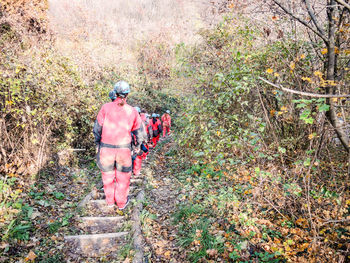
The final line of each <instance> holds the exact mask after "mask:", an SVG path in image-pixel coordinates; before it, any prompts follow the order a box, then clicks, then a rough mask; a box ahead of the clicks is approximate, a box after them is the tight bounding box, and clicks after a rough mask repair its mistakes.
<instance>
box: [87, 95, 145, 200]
mask: <svg viewBox="0 0 350 263" xmlns="http://www.w3.org/2000/svg"><path fill="white" fill-rule="evenodd" d="M121 102H122V99H121V98H117V99H116V100H115V101H114V102H110V103H106V104H104V105H103V106H102V108H101V110H100V112H99V113H98V115H97V119H96V121H95V125H94V131H93V132H94V136H95V143H96V146H97V147H98V153H97V165H98V167H99V168H100V169H101V173H102V181H103V185H104V192H105V195H106V201H107V204H108V205H112V204H114V203H117V205H118V207H123V206H124V205H125V204H126V202H127V197H128V194H129V184H130V176H131V170H132V166H131V165H132V163H131V132H133V134H134V135H135V136H136V139H137V142H138V144H140V142H141V141H142V135H141V132H140V128H141V118H140V116H139V114H138V112H137V111H136V109H135V108H134V107H131V106H130V105H128V104H126V103H125V104H124V105H123V106H122V104H121Z"/></svg>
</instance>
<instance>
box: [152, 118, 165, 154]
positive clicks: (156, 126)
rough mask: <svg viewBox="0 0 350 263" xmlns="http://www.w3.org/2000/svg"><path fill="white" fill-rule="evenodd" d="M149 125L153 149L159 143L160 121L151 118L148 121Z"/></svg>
mask: <svg viewBox="0 0 350 263" xmlns="http://www.w3.org/2000/svg"><path fill="white" fill-rule="evenodd" d="M150 124H151V127H152V132H153V135H152V142H153V147H156V145H157V142H158V141H159V136H160V134H161V133H162V123H161V122H160V120H158V119H156V118H152V119H151V120H150Z"/></svg>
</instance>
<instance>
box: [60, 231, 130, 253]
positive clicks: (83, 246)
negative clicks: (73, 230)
mask: <svg viewBox="0 0 350 263" xmlns="http://www.w3.org/2000/svg"><path fill="white" fill-rule="evenodd" d="M127 235H128V232H118V233H105V234H93V235H76V236H65V237H64V240H65V243H66V244H67V249H68V250H69V252H68V254H70V255H75V256H76V255H77V254H78V255H81V256H84V257H101V256H105V255H110V254H111V253H116V252H117V251H118V250H119V249H120V248H121V247H122V246H123V245H124V244H125V243H126V239H127Z"/></svg>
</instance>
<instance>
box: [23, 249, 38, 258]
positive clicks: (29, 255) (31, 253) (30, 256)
mask: <svg viewBox="0 0 350 263" xmlns="http://www.w3.org/2000/svg"><path fill="white" fill-rule="evenodd" d="M36 258H37V255H36V254H35V253H34V252H33V251H32V250H31V251H30V252H29V253H28V256H27V257H26V258H25V259H24V260H25V261H34V260H35V259H36Z"/></svg>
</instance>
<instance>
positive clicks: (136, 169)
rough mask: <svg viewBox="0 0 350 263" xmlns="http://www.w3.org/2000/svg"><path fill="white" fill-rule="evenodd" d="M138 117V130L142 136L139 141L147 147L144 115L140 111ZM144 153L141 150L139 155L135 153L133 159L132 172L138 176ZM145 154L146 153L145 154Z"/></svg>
mask: <svg viewBox="0 0 350 263" xmlns="http://www.w3.org/2000/svg"><path fill="white" fill-rule="evenodd" d="M140 117H141V131H140V132H141V134H142V137H143V140H142V141H141V143H144V145H145V147H146V148H147V146H146V145H147V144H146V140H147V133H146V127H145V123H144V122H145V117H146V116H143V115H142V113H141V115H140ZM135 139H136V138H135ZM147 149H148V148H147ZM147 153H148V152H147ZM145 154H146V153H145V152H143V151H141V153H140V154H139V155H137V156H136V158H135V160H134V168H133V173H134V175H135V176H139V175H140V172H141V168H142V160H143V159H144V158H145ZM146 156H147V154H146Z"/></svg>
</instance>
